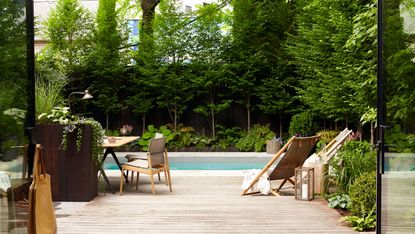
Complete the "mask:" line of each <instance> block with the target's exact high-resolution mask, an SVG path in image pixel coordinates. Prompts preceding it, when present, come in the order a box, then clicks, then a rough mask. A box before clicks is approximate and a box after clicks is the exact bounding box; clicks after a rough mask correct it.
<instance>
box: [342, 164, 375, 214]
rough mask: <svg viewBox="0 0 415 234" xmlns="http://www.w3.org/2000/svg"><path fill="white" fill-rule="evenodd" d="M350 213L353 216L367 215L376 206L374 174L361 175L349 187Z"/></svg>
mask: <svg viewBox="0 0 415 234" xmlns="http://www.w3.org/2000/svg"><path fill="white" fill-rule="evenodd" d="M349 191H350V192H349V195H350V201H351V204H350V211H351V212H352V213H353V215H357V216H359V217H364V216H367V215H369V214H370V213H371V212H372V210H373V207H374V206H375V205H376V172H374V171H373V172H367V173H363V174H361V175H360V176H359V177H358V178H357V179H356V180H355V181H354V182H353V184H352V185H351V186H350V189H349Z"/></svg>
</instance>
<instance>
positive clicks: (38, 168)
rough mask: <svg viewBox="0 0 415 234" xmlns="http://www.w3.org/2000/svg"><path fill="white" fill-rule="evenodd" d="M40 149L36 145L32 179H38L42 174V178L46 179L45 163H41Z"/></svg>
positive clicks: (39, 146)
mask: <svg viewBox="0 0 415 234" xmlns="http://www.w3.org/2000/svg"><path fill="white" fill-rule="evenodd" d="M42 149H43V147H42V146H41V145H40V144H37V145H36V150H35V159H34V162H33V177H40V175H42V174H43V177H46V170H45V163H44V161H43V155H42ZM39 159H40V160H39Z"/></svg>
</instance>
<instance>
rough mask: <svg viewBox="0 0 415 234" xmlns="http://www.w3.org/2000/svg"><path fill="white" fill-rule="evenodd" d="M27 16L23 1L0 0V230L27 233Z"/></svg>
mask: <svg viewBox="0 0 415 234" xmlns="http://www.w3.org/2000/svg"><path fill="white" fill-rule="evenodd" d="M26 16H27V12H26V2H25V1H24V0H0V233H25V232H26V220H27V205H28V204H27V200H26V198H27V191H28V186H29V185H30V181H29V180H28V179H27V177H28V176H27V173H25V172H26V168H28V166H27V164H26V162H27V161H28V160H26V159H27V156H26V155H28V154H27V149H28V147H27V145H28V143H29V138H30V137H27V136H28V131H25V129H28V127H29V126H31V125H33V124H28V122H27V119H28V117H31V116H33V109H34V104H33V103H31V104H30V103H29V101H28V100H29V98H28V95H29V94H30V95H33V94H34V93H33V85H32V80H31V79H33V77H28V74H29V72H28V69H29V68H30V67H31V68H30V69H33V63H31V65H29V66H28V64H29V63H28V52H27V51H28V46H27V45H28V44H29V43H28V41H27V38H28V36H27V35H29V34H30V33H29V34H28V33H27V29H28V27H27V25H28V22H27V21H26ZM31 24H33V23H31ZM30 57H33V56H30ZM28 110H30V111H28ZM32 122H33V121H32Z"/></svg>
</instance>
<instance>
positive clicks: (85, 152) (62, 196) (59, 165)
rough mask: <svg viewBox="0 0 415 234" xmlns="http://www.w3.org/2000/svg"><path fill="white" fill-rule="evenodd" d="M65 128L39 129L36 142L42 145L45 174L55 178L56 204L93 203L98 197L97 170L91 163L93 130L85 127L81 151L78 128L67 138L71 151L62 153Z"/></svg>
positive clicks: (53, 185) (47, 126)
mask: <svg viewBox="0 0 415 234" xmlns="http://www.w3.org/2000/svg"><path fill="white" fill-rule="evenodd" d="M63 128H64V125H58V124H50V125H37V126H36V133H35V135H36V136H35V140H36V143H39V144H42V146H43V147H44V149H43V158H44V161H45V170H46V173H48V174H49V175H50V176H51V183H52V199H53V201H91V200H92V199H93V198H94V197H96V196H97V195H98V178H97V174H98V171H97V168H96V166H95V163H94V162H93V160H92V159H91V153H92V151H91V141H92V128H91V126H89V125H84V126H83V127H82V128H83V131H82V143H81V149H80V151H79V152H78V150H77V147H76V138H77V132H78V128H76V129H75V130H74V131H73V132H71V133H69V134H68V136H67V141H68V142H67V143H68V144H67V149H66V150H61V149H60V146H61V143H62V136H63Z"/></svg>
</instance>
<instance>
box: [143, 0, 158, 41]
mask: <svg viewBox="0 0 415 234" xmlns="http://www.w3.org/2000/svg"><path fill="white" fill-rule="evenodd" d="M159 3H160V0H141V4H140V5H141V9H142V10H143V18H142V20H141V29H142V30H143V31H144V32H145V33H147V34H152V33H153V20H154V12H155V9H156V6H157V5H158V4H159Z"/></svg>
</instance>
